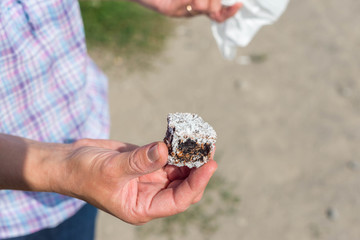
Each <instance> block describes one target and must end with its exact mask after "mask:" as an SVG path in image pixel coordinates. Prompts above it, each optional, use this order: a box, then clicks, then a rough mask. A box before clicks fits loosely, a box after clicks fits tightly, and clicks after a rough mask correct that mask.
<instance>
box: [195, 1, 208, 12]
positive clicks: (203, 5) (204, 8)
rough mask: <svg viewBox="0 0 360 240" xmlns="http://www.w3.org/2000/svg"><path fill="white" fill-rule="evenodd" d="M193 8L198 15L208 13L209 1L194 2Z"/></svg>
mask: <svg viewBox="0 0 360 240" xmlns="http://www.w3.org/2000/svg"><path fill="white" fill-rule="evenodd" d="M191 6H192V8H193V10H194V11H195V12H198V13H208V12H209V8H210V3H209V0H206V1H204V0H194V1H193V2H192V3H191Z"/></svg>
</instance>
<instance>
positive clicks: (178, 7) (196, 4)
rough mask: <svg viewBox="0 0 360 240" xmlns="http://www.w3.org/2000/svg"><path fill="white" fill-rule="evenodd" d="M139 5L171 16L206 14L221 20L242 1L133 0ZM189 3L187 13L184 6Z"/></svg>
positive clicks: (237, 8)
mask: <svg viewBox="0 0 360 240" xmlns="http://www.w3.org/2000/svg"><path fill="white" fill-rule="evenodd" d="M134 1H136V2H138V3H139V4H141V5H144V6H146V7H148V8H150V9H153V10H155V11H157V12H159V13H162V14H164V15H167V16H171V17H192V16H196V15H207V16H208V17H209V18H210V19H212V20H214V21H217V22H223V21H225V20H226V19H228V18H230V17H232V16H234V15H235V13H236V12H237V11H238V10H239V9H240V8H241V6H242V3H236V4H234V5H232V6H222V5H221V1H220V0H176V1H174V0H134ZM188 5H190V6H191V8H192V11H191V12H190V13H189V12H188V11H187V10H186V6H188Z"/></svg>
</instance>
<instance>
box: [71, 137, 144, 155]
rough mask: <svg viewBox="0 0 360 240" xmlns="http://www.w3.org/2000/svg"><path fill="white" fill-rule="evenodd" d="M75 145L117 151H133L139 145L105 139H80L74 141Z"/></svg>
mask: <svg viewBox="0 0 360 240" xmlns="http://www.w3.org/2000/svg"><path fill="white" fill-rule="evenodd" d="M75 144H76V145H77V146H91V147H102V148H105V149H111V150H117V151H119V152H128V151H133V150H134V149H136V148H138V147H139V146H137V145H134V144H131V143H124V142H119V141H114V140H105V139H87V138H85V139H80V140H79V141H77V142H76V143H75Z"/></svg>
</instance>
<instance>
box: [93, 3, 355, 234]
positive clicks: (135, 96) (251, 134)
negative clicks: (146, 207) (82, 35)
mask: <svg viewBox="0 0 360 240" xmlns="http://www.w3.org/2000/svg"><path fill="white" fill-rule="evenodd" d="M359 12H360V4H359V3H358V2H357V1H355V0H346V1H335V0H328V1H312V0H304V1H292V2H291V3H290V6H289V8H288V10H287V11H286V13H285V14H284V16H283V17H282V18H281V19H280V21H279V22H277V23H276V24H275V25H273V26H269V27H266V28H264V29H263V30H261V32H260V33H259V34H258V35H257V36H256V38H255V39H254V41H253V42H252V43H251V44H250V46H248V47H247V48H245V49H240V51H239V58H237V59H236V60H235V61H233V62H228V61H226V60H223V59H222V57H221V56H220V53H219V52H218V49H217V47H216V45H215V42H214V40H213V39H212V36H211V33H210V30H209V22H208V20H207V19H205V18H201V17H200V18H195V19H193V20H191V21H179V27H178V28H177V30H176V31H175V32H176V33H175V36H174V38H172V39H171V40H170V41H169V43H168V46H167V49H166V51H165V52H164V53H163V55H162V56H161V57H159V58H158V59H157V60H156V61H155V62H154V66H155V67H154V69H153V70H152V71H150V72H147V73H142V72H138V73H134V74H130V75H126V74H125V73H124V72H123V71H121V64H120V63H119V64H118V65H116V63H115V64H113V65H112V66H111V67H107V69H105V70H106V72H107V73H108V75H109V78H110V101H111V112H112V136H111V137H112V138H113V139H117V140H122V141H127V142H132V143H136V144H146V143H148V142H151V141H154V140H161V139H162V138H163V135H164V134H165V126H166V115H167V113H169V112H176V111H179V112H195V113H198V114H199V115H201V116H202V117H203V118H204V119H205V120H206V121H208V122H209V123H211V124H212V125H213V126H214V128H215V130H216V131H217V133H218V143H217V154H218V156H219V159H218V160H219V170H218V174H221V175H223V176H226V178H227V179H228V180H229V181H236V182H237V185H236V187H234V189H231V191H233V192H234V193H237V194H239V195H240V197H241V203H240V204H239V206H238V209H239V212H238V214H237V215H236V216H232V217H229V218H222V219H221V224H220V226H219V230H218V231H217V232H216V233H215V234H214V235H213V236H212V238H211V239H234V240H235V239H251V240H262V239H266V240H278V239H296V240H301V239H331V240H332V239H334V240H335V239H347V240H351V239H354V240H355V239H359V237H360V227H359V226H360V214H359V212H360V192H359V189H360V175H359V174H360V91H359V90H360V77H359V76H360V68H359V64H360V54H359V53H360V44H359V43H360V28H359V27H358V23H360V15H359ZM249 59H250V60H251V59H252V61H250V64H248V65H244V63H246V62H247V61H248V60H249ZM120 60H121V59H118V61H119V62H120ZM97 61H98V62H99V63H100V65H102V64H105V63H104V61H105V60H104V59H102V60H100V59H98V60H97ZM105 65H106V64H105ZM200 204H201V202H200ZM99 219H100V220H99V223H98V232H97V239H99V240H100V239H104V240H105V239H106V240H108V239H109V240H112V239H122V240H127V239H129V240H132V239H135V234H134V229H135V227H132V226H129V225H127V224H125V223H122V222H121V221H118V220H116V219H114V218H112V217H110V216H109V215H107V214H103V213H101V214H100V218H99ZM190 232H191V231H190ZM195 236H196V233H195V235H192V233H190V234H189V235H188V236H187V239H195ZM155 237H156V236H154V237H152V238H153V239H155ZM150 238H151V237H150ZM158 238H159V237H158V236H157V237H156V239H158ZM178 239H183V237H182V238H178Z"/></svg>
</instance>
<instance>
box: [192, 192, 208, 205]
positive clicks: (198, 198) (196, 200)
mask: <svg viewBox="0 0 360 240" xmlns="http://www.w3.org/2000/svg"><path fill="white" fill-rule="evenodd" d="M204 192H205V190H204V191H202V192H201V193H200V194H199V195H197V196H196V197H195V198H194V200H193V202H192V204H195V203H198V202H199V201H200V200H201V199H202V197H203V195H204Z"/></svg>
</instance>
